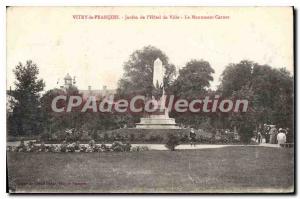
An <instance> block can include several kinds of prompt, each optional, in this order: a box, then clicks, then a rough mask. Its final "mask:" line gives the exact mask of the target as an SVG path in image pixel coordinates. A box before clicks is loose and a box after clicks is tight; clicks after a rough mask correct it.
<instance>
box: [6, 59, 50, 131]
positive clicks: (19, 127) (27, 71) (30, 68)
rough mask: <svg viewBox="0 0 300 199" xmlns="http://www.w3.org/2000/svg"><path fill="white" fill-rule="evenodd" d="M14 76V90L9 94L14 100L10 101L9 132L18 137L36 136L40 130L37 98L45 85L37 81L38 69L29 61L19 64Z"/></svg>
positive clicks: (40, 80) (41, 81)
mask: <svg viewBox="0 0 300 199" xmlns="http://www.w3.org/2000/svg"><path fill="white" fill-rule="evenodd" d="M14 74H15V77H16V81H15V83H14V84H15V90H13V91H11V92H10V95H11V96H12V97H13V99H14V100H12V101H11V105H12V109H13V112H12V115H11V116H10V117H11V118H10V119H9V121H10V123H9V130H10V132H11V133H12V134H14V135H19V136H26V135H33V134H38V133H40V131H41V128H42V121H41V120H42V117H41V113H40V101H39V98H40V92H41V91H43V89H44V87H45V83H44V81H43V80H42V79H38V74H39V69H38V67H37V65H36V64H35V63H33V62H32V61H31V60H29V61H27V62H26V64H25V65H23V64H22V63H19V64H18V65H17V66H16V68H15V70H14Z"/></svg>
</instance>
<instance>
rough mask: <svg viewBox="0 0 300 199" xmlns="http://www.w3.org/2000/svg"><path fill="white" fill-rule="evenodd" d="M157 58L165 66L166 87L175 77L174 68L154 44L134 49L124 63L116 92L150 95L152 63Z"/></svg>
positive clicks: (120, 93)
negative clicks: (122, 73)
mask: <svg viewBox="0 0 300 199" xmlns="http://www.w3.org/2000/svg"><path fill="white" fill-rule="evenodd" d="M157 58H159V59H160V60H161V61H162V63H163V66H164V68H165V76H164V86H165V87H166V88H167V87H168V86H169V85H170V84H171V82H172V80H173V78H174V77H175V73H176V68H175V66H174V65H173V64H170V63H169V62H168V57H167V56H166V55H165V53H164V52H162V51H161V50H160V49H158V48H156V47H154V46H146V47H144V48H143V49H141V50H136V51H134V52H133V53H132V54H131V55H130V57H129V60H128V61H127V62H125V63H124V75H123V77H122V78H121V79H120V80H119V83H118V89H117V94H118V95H119V96H122V97H123V96H128V95H129V96H130V95H135V94H141V95H144V96H151V94H152V90H153V80H152V78H153V63H154V61H155V60H156V59H157Z"/></svg>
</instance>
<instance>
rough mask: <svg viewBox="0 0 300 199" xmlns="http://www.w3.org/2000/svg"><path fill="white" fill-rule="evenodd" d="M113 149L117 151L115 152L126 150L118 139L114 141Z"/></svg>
mask: <svg viewBox="0 0 300 199" xmlns="http://www.w3.org/2000/svg"><path fill="white" fill-rule="evenodd" d="M111 149H112V150H113V151H115V152H122V151H124V148H123V144H122V142H118V141H115V142H113V143H112V145H111Z"/></svg>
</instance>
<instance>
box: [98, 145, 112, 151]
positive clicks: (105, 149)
mask: <svg viewBox="0 0 300 199" xmlns="http://www.w3.org/2000/svg"><path fill="white" fill-rule="evenodd" d="M100 148H101V151H104V152H106V151H110V148H109V147H108V146H106V145H105V144H101V146H100Z"/></svg>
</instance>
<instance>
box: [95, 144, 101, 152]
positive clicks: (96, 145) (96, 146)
mask: <svg viewBox="0 0 300 199" xmlns="http://www.w3.org/2000/svg"><path fill="white" fill-rule="evenodd" d="M93 151H94V152H101V151H102V150H101V147H100V145H98V144H95V145H94V147H93Z"/></svg>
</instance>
